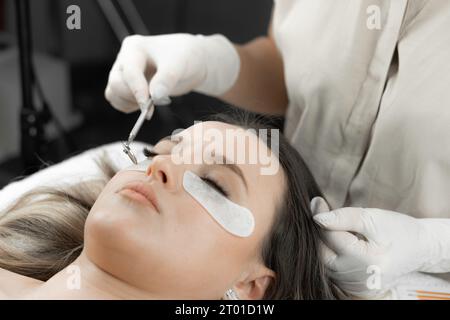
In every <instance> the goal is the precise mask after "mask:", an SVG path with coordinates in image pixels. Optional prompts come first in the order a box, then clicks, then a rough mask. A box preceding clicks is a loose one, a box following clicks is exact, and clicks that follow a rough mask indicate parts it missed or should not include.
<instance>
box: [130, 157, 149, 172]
mask: <svg viewBox="0 0 450 320" xmlns="http://www.w3.org/2000/svg"><path fill="white" fill-rule="evenodd" d="M152 161H153V159H151V158H148V159H146V160H144V161H140V162H138V163H137V164H133V165H131V166H129V167H126V168H125V169H123V170H124V171H143V172H147V169H148V166H149V165H150V163H152Z"/></svg>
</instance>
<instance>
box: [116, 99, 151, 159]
mask: <svg viewBox="0 0 450 320" xmlns="http://www.w3.org/2000/svg"><path fill="white" fill-rule="evenodd" d="M154 111H155V105H154V104H153V100H152V98H150V99H149V101H148V102H147V104H146V105H145V106H144V107H143V108H142V109H141V114H140V115H139V118H138V119H137V121H136V123H135V124H134V126H133V129H131V132H130V135H129V136H128V140H127V141H126V142H123V143H122V146H123V152H125V154H126V155H127V156H128V157H129V158H130V160H131V161H132V162H133V163H134V164H137V159H136V156H135V155H134V154H133V152H132V151H131V148H130V144H131V142H133V141H134V139H135V138H136V135H137V134H138V132H139V130H140V129H141V127H142V124H143V123H144V121H145V120H150V119H151V118H152V116H153V112H154Z"/></svg>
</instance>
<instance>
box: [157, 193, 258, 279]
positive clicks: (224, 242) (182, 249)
mask: <svg viewBox="0 0 450 320" xmlns="http://www.w3.org/2000/svg"><path fill="white" fill-rule="evenodd" d="M175 210H176V213H175V214H174V215H173V216H172V217H171V219H168V220H167V221H165V222H166V223H165V224H164V228H165V230H164V232H163V234H164V236H165V237H167V238H166V240H167V241H166V242H165V243H166V244H167V251H170V252H172V253H173V255H172V257H175V258H176V259H177V260H179V261H183V262H182V263H183V265H184V267H185V268H186V269H191V272H199V273H205V272H206V273H208V272H213V273H215V275H216V276H217V271H218V270H219V269H228V272H229V273H230V272H233V269H236V266H240V265H241V264H242V263H243V262H244V261H245V259H246V258H247V257H248V255H249V250H248V248H249V245H250V244H251V241H250V239H249V238H239V237H236V236H233V235H231V234H230V233H228V232H227V231H225V229H223V228H222V227H221V226H220V225H219V224H218V223H217V222H216V221H215V220H214V219H213V218H212V217H211V216H210V215H209V213H208V212H207V211H206V210H205V209H204V208H203V207H202V206H200V205H199V204H198V203H197V202H196V201H195V200H193V199H192V198H191V197H189V196H188V195H186V196H185V197H184V196H183V197H180V202H179V203H178V204H177V205H176V208H175Z"/></svg>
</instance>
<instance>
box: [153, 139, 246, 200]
mask: <svg viewBox="0 0 450 320" xmlns="http://www.w3.org/2000/svg"><path fill="white" fill-rule="evenodd" d="M172 136H173V135H168V136H166V137H164V138H161V139H160V140H159V141H158V142H157V143H156V144H155V146H156V145H157V144H158V143H160V142H162V141H167V140H168V141H171V142H173V143H178V142H180V141H181V140H182V139H183V137H182V136H179V138H180V141H173V140H172ZM220 160H221V163H215V164H214V165H218V166H222V167H224V168H227V169H229V170H231V171H233V172H234V173H235V174H236V175H238V176H239V178H241V180H242V182H243V183H244V186H245V190H246V191H247V193H248V184H247V180H246V179H245V176H244V173H243V172H242V170H241V168H239V166H238V165H236V164H234V163H227V162H231V161H228V159H227V157H225V156H224V155H222V156H221V159H220Z"/></svg>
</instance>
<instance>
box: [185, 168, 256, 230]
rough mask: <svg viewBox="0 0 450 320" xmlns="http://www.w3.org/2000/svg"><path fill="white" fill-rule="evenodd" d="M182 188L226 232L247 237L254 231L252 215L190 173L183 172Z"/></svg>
mask: <svg viewBox="0 0 450 320" xmlns="http://www.w3.org/2000/svg"><path fill="white" fill-rule="evenodd" d="M183 187H184V189H185V190H186V192H187V193H189V194H190V195H191V196H192V197H193V198H194V199H195V200H197V202H198V203H200V205H201V206H202V207H203V208H205V209H206V211H208V213H209V214H210V215H211V216H212V217H213V218H214V220H216V221H217V222H218V223H219V224H220V225H221V226H222V227H223V228H224V229H225V230H226V231H228V232H229V233H231V234H233V235H236V236H238V237H248V236H250V235H251V234H252V232H253V230H254V229H255V220H254V217H253V214H252V213H251V211H250V210H248V209H247V208H244V207H241V206H240V205H238V204H236V203H234V202H232V201H231V200H229V199H227V197H225V196H224V195H222V194H221V193H220V192H219V191H217V190H215V189H214V188H213V187H212V186H210V185H209V184H208V183H206V182H205V181H203V180H202V179H201V178H200V177H199V176H197V175H196V174H195V173H193V172H192V171H188V170H187V171H185V172H184V175H183Z"/></svg>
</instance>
